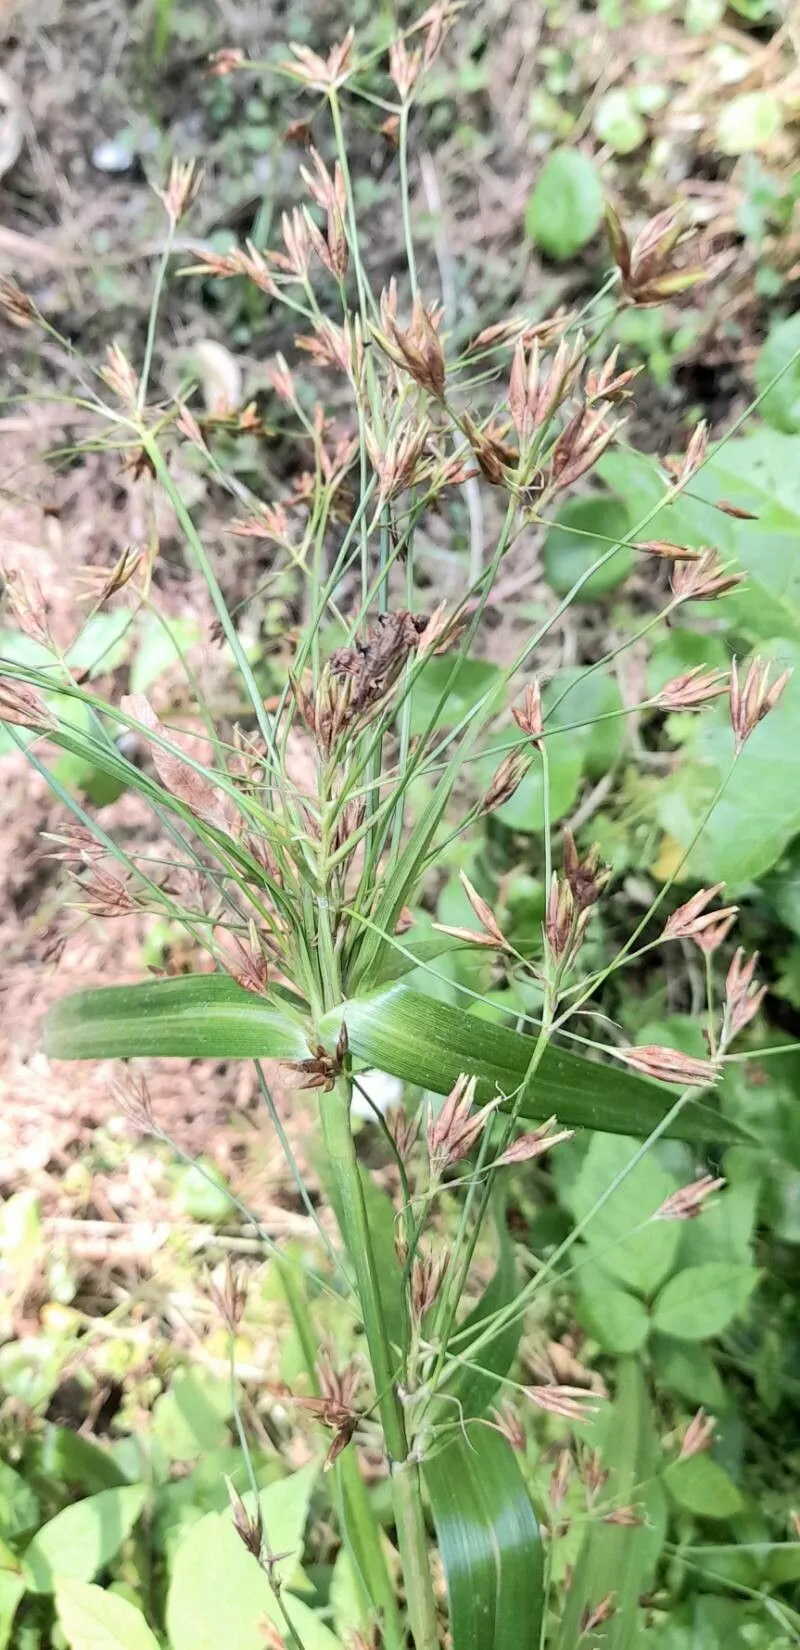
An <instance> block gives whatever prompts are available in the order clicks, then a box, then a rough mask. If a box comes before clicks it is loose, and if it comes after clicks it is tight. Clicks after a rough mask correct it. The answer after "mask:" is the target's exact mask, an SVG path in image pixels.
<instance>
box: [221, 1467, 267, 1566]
mask: <svg viewBox="0 0 800 1650" xmlns="http://www.w3.org/2000/svg"><path fill="white" fill-rule="evenodd" d="M225 1482H226V1484H227V1486H228V1495H229V1497H230V1503H231V1512H232V1513H233V1527H234V1529H235V1531H236V1534H237V1535H238V1536H239V1539H240V1540H241V1541H243V1542H244V1545H245V1547H246V1548H247V1551H248V1552H249V1553H252V1555H253V1557H254V1558H258V1559H260V1557H261V1552H262V1548H263V1546H264V1524H263V1519H262V1516H261V1506H260V1504H259V1502H256V1505H255V1510H254V1512H252V1513H251V1512H248V1510H247V1508H246V1506H245V1504H244V1502H243V1500H242V1498H241V1496H240V1494H239V1491H238V1490H237V1489H235V1488H234V1485H233V1484H232V1483H231V1480H230V1478H226V1480H225Z"/></svg>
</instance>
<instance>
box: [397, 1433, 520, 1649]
mask: <svg viewBox="0 0 800 1650" xmlns="http://www.w3.org/2000/svg"><path fill="white" fill-rule="evenodd" d="M468 1433H469V1435H468V1437H465V1436H464V1435H463V1434H461V1433H459V1434H458V1436H457V1437H455V1438H454V1439H453V1441H452V1443H450V1444H448V1445H447V1446H446V1447H445V1448H444V1449H442V1450H440V1451H439V1452H438V1453H437V1454H436V1455H434V1456H433V1457H432V1458H431V1460H429V1461H428V1462H426V1464H425V1466H424V1469H423V1472H424V1478H425V1487H426V1489H427V1491H428V1496H429V1498H430V1504H431V1510H432V1512H433V1518H434V1523H435V1525H436V1534H437V1538H438V1542H439V1550H440V1552H441V1555H442V1562H443V1564H444V1569H445V1575H446V1578H447V1593H448V1599H449V1603H450V1630H451V1636H452V1645H453V1650H476V1647H478V1646H480V1650H539V1638H540V1633H541V1620H542V1607H543V1599H544V1592H543V1564H542V1548H541V1541H540V1537H539V1526H538V1524H537V1522H536V1518H535V1516H534V1511H533V1507H532V1506H531V1501H530V1497H529V1495H528V1491H527V1489H526V1487H525V1483H524V1480H523V1477H522V1473H521V1472H520V1469H519V1465H518V1462H517V1459H516V1456H515V1455H514V1452H513V1450H512V1448H511V1445H510V1444H509V1443H508V1440H507V1439H506V1438H504V1437H503V1436H502V1434H501V1433H499V1432H493V1431H490V1430H489V1428H488V1427H485V1426H480V1425H476V1424H474V1423H473V1425H471V1426H470V1427H469V1429H468Z"/></svg>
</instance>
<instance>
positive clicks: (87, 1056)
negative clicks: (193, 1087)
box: [44, 974, 310, 1060]
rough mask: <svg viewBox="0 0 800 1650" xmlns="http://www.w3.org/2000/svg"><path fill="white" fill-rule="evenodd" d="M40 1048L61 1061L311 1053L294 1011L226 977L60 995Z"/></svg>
mask: <svg viewBox="0 0 800 1650" xmlns="http://www.w3.org/2000/svg"><path fill="white" fill-rule="evenodd" d="M44 1047H45V1052H46V1053H47V1054H49V1055H51V1056H53V1057H54V1058H56V1059H59V1060H107V1059H112V1058H114V1059H120V1060H129V1059H133V1058H136V1057H137V1056H145V1055H184V1056H188V1057H190V1058H192V1059H199V1058H202V1057H207V1058H211V1059H229V1060H243V1059H259V1058H265V1059H273V1060H303V1059H305V1058H306V1057H307V1056H308V1054H309V1052H310V1051H309V1045H308V1039H307V1037H306V1034H305V1029H304V1026H303V1023H302V1021H301V1020H300V1019H299V1017H298V1015H297V1014H296V1012H295V1011H294V1010H292V1009H290V1008H289V1006H288V1005H286V1006H284V1005H283V1004H282V1003H277V1002H267V1001H266V1000H265V999H264V998H262V997H256V996H254V995H253V993H252V992H250V991H245V990H244V989H243V987H242V986H240V985H237V984H236V983H235V981H234V980H230V979H228V977H227V975H225V974H184V975H180V976H179V977H178V978H177V979H174V980H152V981H147V982H146V983H145V984H142V985H122V986H104V987H102V988H101V989H100V990H97V991H77V992H76V993H75V994H74V995H73V996H71V997H62V998H61V1000H60V1002H57V1003H55V1004H54V1006H53V1008H51V1010H50V1013H49V1014H48V1015H47V1018H46V1020H45V1024H44Z"/></svg>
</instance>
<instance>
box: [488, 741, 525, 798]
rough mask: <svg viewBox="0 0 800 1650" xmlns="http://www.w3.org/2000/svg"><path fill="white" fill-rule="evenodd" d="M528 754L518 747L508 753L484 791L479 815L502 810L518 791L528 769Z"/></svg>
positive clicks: (521, 747) (522, 747) (523, 748)
mask: <svg viewBox="0 0 800 1650" xmlns="http://www.w3.org/2000/svg"><path fill="white" fill-rule="evenodd" d="M530 762H531V758H530V752H529V751H527V750H526V749H525V747H524V746H522V745H520V746H518V747H517V749H516V750H512V751H509V753H508V755H507V756H504V757H503V760H502V762H501V763H500V766H499V768H498V770H497V772H496V774H495V776H494V779H493V780H492V781H491V783H490V785H489V787H488V789H487V790H486V792H485V794H484V796H483V798H482V800H481V803H480V806H479V813H480V814H490V813H493V812H494V810H495V809H496V808H502V806H503V804H504V803H505V802H508V801H510V799H511V797H512V796H513V795H514V792H515V791H516V790H518V789H519V786H520V785H521V783H522V781H523V779H524V778H525V775H526V773H527V771H528V768H529V767H530Z"/></svg>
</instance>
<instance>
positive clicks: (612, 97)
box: [592, 87, 647, 155]
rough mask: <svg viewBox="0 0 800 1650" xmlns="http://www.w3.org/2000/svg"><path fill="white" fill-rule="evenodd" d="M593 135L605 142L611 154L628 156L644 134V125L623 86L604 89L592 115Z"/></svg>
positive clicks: (645, 129) (630, 96) (641, 141)
mask: <svg viewBox="0 0 800 1650" xmlns="http://www.w3.org/2000/svg"><path fill="white" fill-rule="evenodd" d="M592 126H593V127H594V131H595V135H596V136H597V137H599V139H600V142H601V143H608V144H609V145H610V147H611V148H612V149H613V151H614V154H615V155H631V154H633V151H634V149H640V148H641V146H642V144H643V143H644V140H645V138H646V137H647V127H646V125H645V123H644V121H643V119H642V116H641V114H640V112H639V110H638V109H637V107H636V104H635V103H634V100H633V97H632V95H631V93H630V92H628V91H626V90H625V88H624V87H618V88H616V89H615V90H614V91H611V92H606V93H605V94H604V96H603V97H601V98H600V100H599V102H598V105H597V108H596V109H595V112H594V115H593V117H592Z"/></svg>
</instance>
